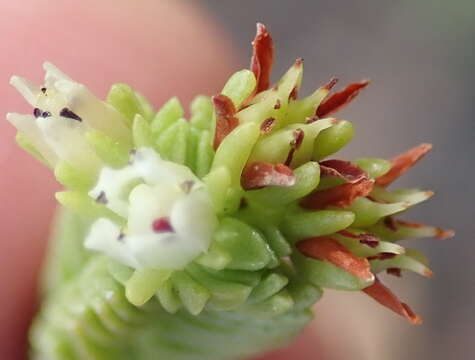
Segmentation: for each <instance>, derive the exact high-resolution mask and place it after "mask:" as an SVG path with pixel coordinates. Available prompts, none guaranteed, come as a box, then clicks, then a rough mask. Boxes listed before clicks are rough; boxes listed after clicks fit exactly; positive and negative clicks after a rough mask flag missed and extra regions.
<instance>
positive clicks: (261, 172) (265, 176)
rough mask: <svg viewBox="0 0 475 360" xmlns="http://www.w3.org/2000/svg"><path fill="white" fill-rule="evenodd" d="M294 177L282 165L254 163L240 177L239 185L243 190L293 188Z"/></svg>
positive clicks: (287, 168) (288, 169) (291, 172)
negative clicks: (273, 187)
mask: <svg viewBox="0 0 475 360" xmlns="http://www.w3.org/2000/svg"><path fill="white" fill-rule="evenodd" d="M294 184H295V175H294V173H293V171H292V169H290V168H289V167H287V166H285V165H283V164H276V165H274V164H270V163H265V162H254V163H252V164H249V165H247V166H246V167H245V168H244V170H243V172H242V175H241V185H242V187H243V189H245V190H252V189H259V188H262V187H265V186H293V185H294Z"/></svg>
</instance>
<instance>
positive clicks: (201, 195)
mask: <svg viewBox="0 0 475 360" xmlns="http://www.w3.org/2000/svg"><path fill="white" fill-rule="evenodd" d="M170 222H171V225H172V227H173V229H174V230H175V231H176V233H177V234H178V235H179V236H180V237H181V238H183V239H185V241H186V242H187V244H188V245H187V246H189V247H190V248H194V249H196V255H197V254H198V253H199V252H201V251H206V250H207V249H208V247H209V245H210V243H211V239H212V237H213V233H214V230H215V229H216V226H217V223H218V220H217V218H216V215H215V213H214V209H213V204H212V202H211V199H210V198H209V195H208V193H207V192H206V191H205V190H204V189H201V190H196V191H192V192H191V193H190V194H188V195H187V196H184V197H183V198H181V199H178V200H177V201H176V203H175V206H174V207H173V209H172V212H171V215H170Z"/></svg>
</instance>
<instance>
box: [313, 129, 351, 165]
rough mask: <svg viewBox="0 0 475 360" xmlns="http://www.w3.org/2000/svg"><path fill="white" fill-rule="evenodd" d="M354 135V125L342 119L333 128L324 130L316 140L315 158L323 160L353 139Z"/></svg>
mask: <svg viewBox="0 0 475 360" xmlns="http://www.w3.org/2000/svg"><path fill="white" fill-rule="evenodd" d="M319 121H321V120H319ZM353 135H354V131H353V125H352V124H351V123H350V122H349V121H346V120H340V121H339V122H338V123H337V124H335V125H333V126H332V127H331V128H329V129H325V130H323V131H322V132H321V133H320V134H318V136H317V138H316V140H315V145H314V149H313V159H315V160H322V159H323V158H326V157H327V156H329V155H332V154H334V153H336V152H337V151H339V150H341V149H342V148H343V147H344V146H346V145H347V144H348V143H349V142H350V141H351V139H353Z"/></svg>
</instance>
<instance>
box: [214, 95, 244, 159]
mask: <svg viewBox="0 0 475 360" xmlns="http://www.w3.org/2000/svg"><path fill="white" fill-rule="evenodd" d="M213 104H214V111H215V113H216V130H215V135H214V144H213V146H214V149H215V150H216V149H217V148H218V146H219V144H221V141H223V139H224V138H225V137H226V136H227V135H228V134H229V133H230V132H231V131H233V130H234V128H235V127H237V126H238V125H239V119H238V118H237V117H236V116H235V115H236V108H235V107H234V104H233V101H232V100H231V99H230V98H228V97H227V96H226V95H223V94H219V95H215V96H213Z"/></svg>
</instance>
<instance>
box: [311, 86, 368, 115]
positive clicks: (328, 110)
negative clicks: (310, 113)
mask: <svg viewBox="0 0 475 360" xmlns="http://www.w3.org/2000/svg"><path fill="white" fill-rule="evenodd" d="M368 84H369V80H363V81H360V82H355V83H352V84H349V85H348V86H347V87H346V88H344V89H343V90H340V91H338V92H336V93H334V94H332V95H330V96H328V97H327V98H326V99H325V100H323V101H322V103H321V104H320V106H319V107H318V109H317V112H316V115H317V116H318V117H319V118H321V117H324V116H328V115H330V114H332V113H334V112H336V111H338V110H340V109H341V108H343V107H344V106H346V105H348V104H349V103H350V102H351V101H352V100H353V99H354V98H355V97H356V96H357V95H358V94H359V93H360V91H361V90H362V89H364V88H365V87H366V86H367V85H368Z"/></svg>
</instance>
